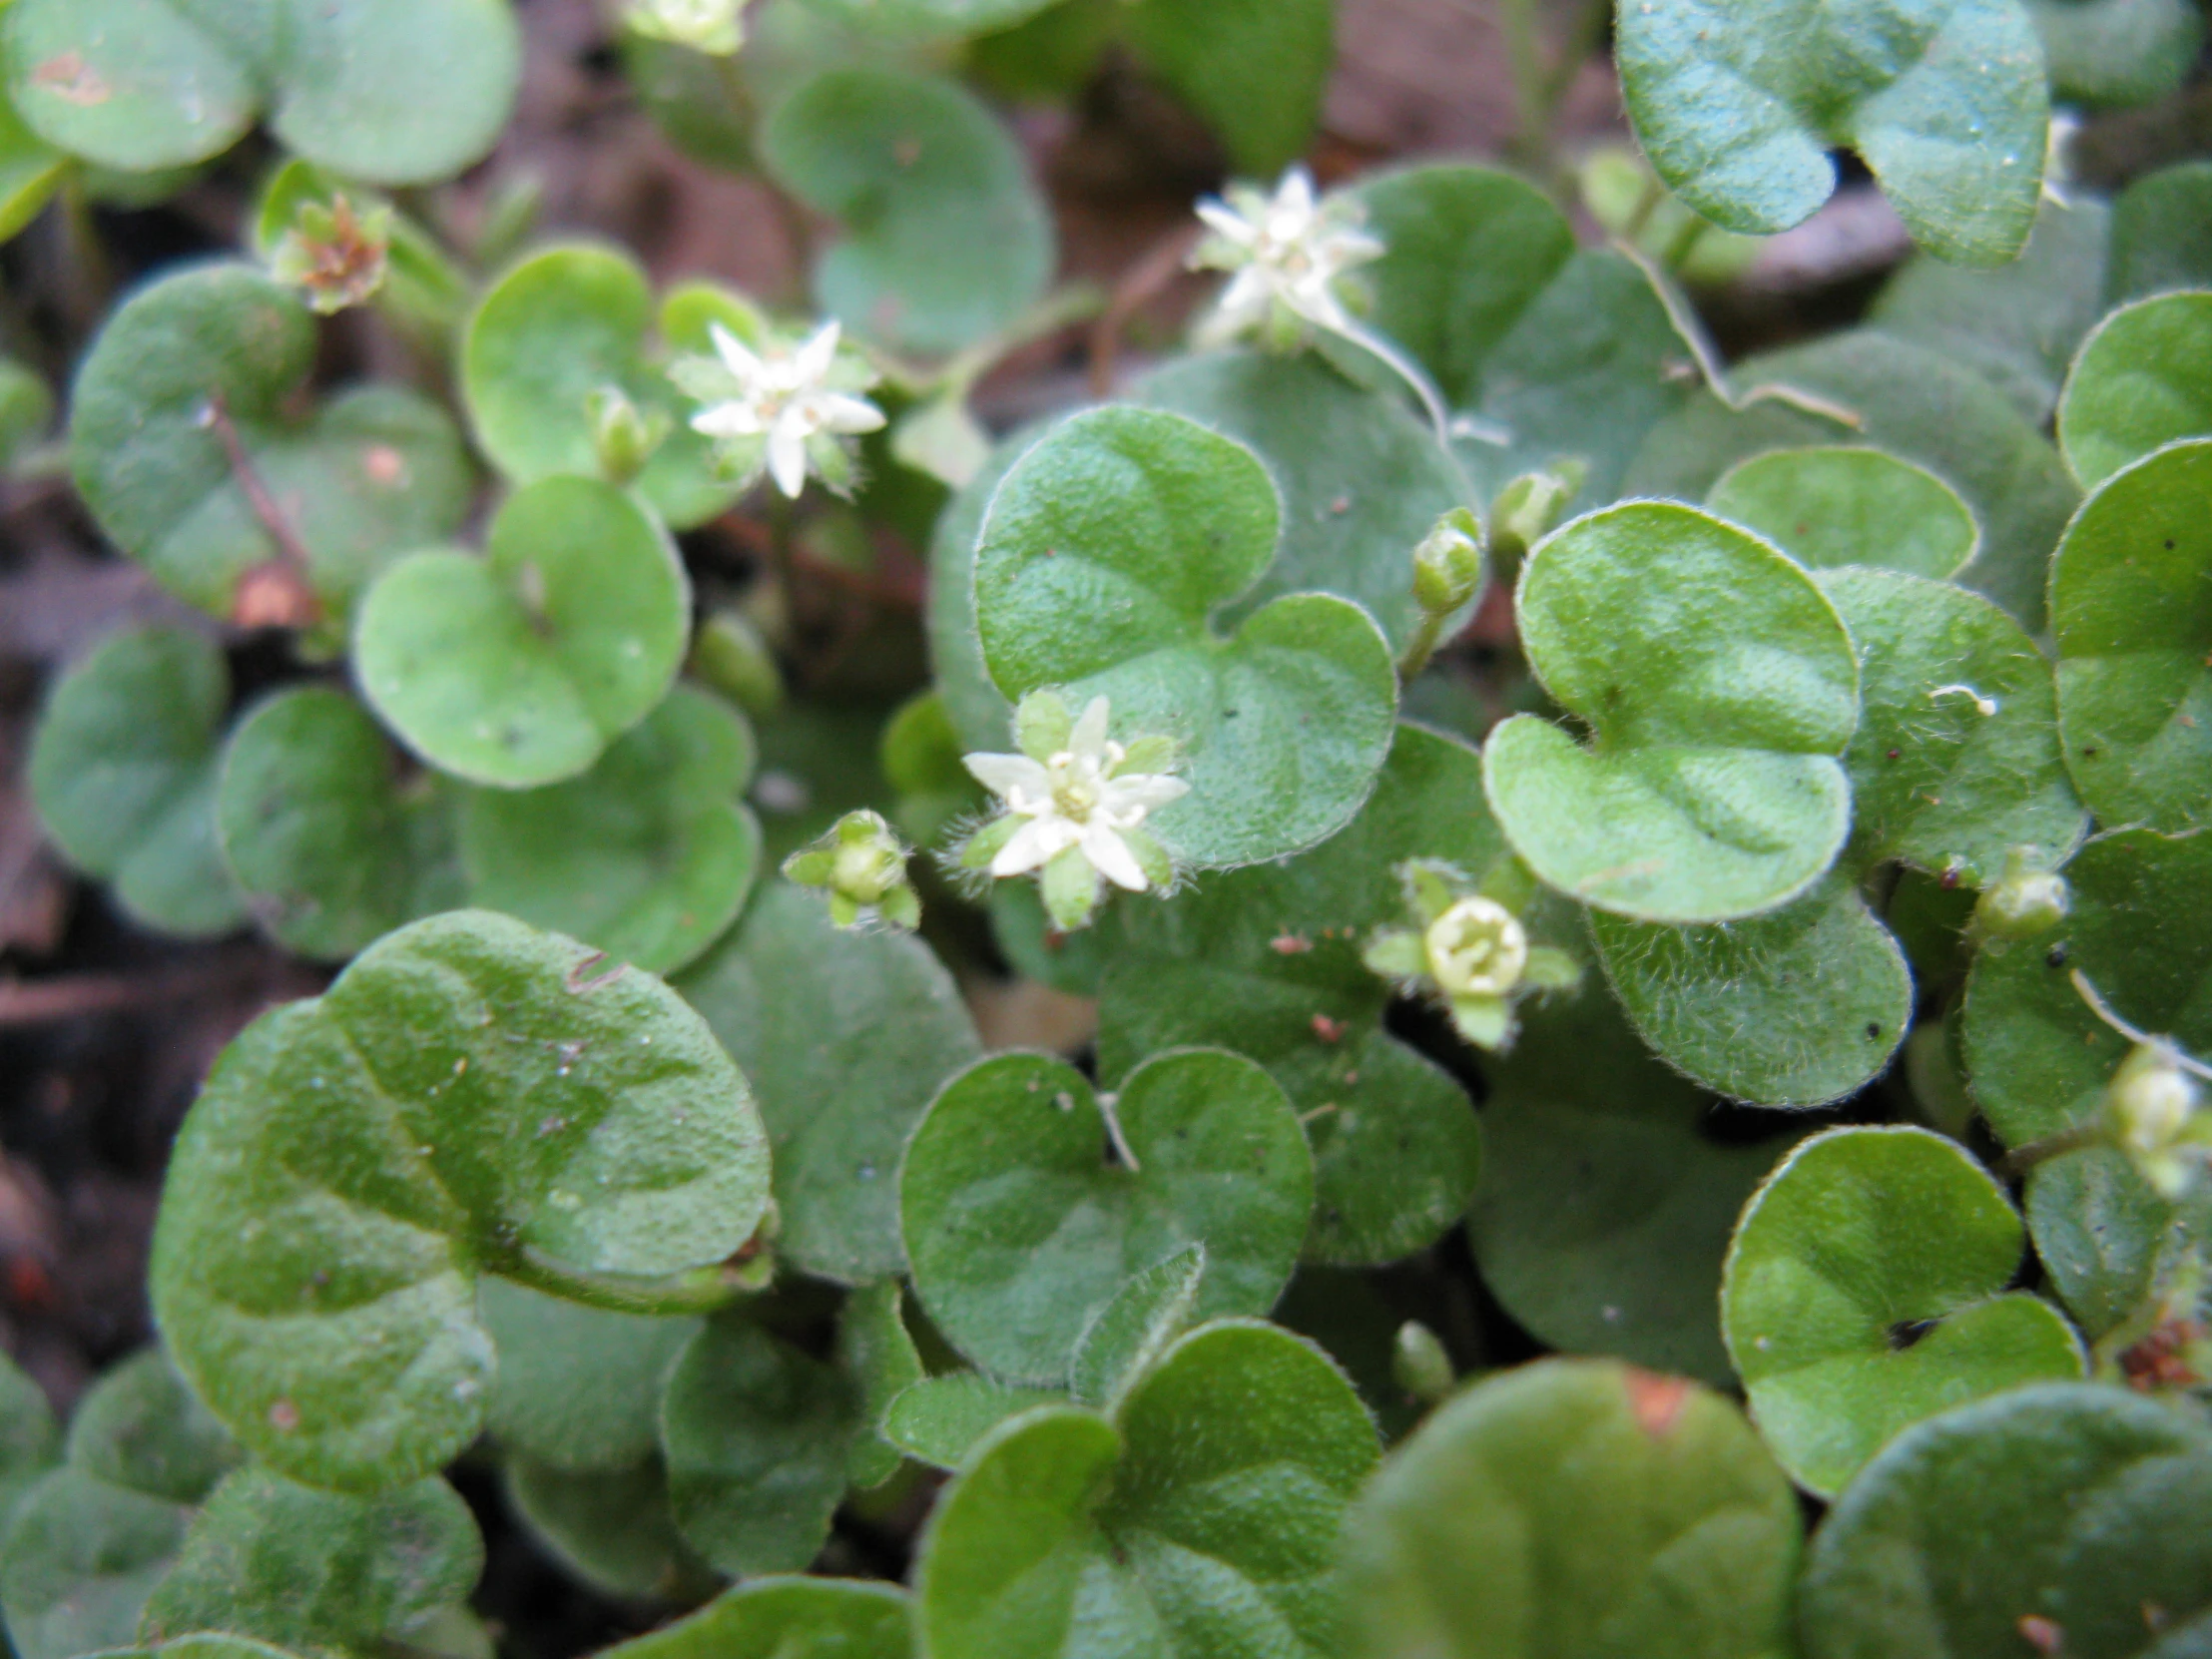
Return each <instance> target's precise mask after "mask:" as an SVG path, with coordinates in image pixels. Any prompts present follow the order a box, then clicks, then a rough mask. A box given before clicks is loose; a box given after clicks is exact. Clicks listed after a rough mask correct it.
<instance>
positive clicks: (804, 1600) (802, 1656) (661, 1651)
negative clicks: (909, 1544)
mask: <svg viewBox="0 0 2212 1659" xmlns="http://www.w3.org/2000/svg"><path fill="white" fill-rule="evenodd" d="M913 1650H914V1638H913V1630H912V1625H911V1620H910V1616H909V1614H908V1611H907V1604H906V1592H905V1591H903V1590H901V1589H900V1588H899V1587H898V1586H897V1585H895V1584H885V1583H882V1582H880V1581H879V1580H875V1579H851V1578H776V1577H768V1578H756V1579H753V1580H752V1581H751V1582H749V1583H745V1584H740V1585H739V1586H737V1588H735V1589H732V1590H726V1591H724V1592H723V1593H722V1594H721V1595H719V1596H717V1597H716V1598H715V1599H714V1600H713V1601H710V1602H709V1603H707V1605H706V1606H704V1607H702V1608H700V1609H699V1611H698V1612H696V1613H693V1614H692V1615H691V1616H690V1617H688V1618H682V1619H678V1620H677V1621H676V1622H675V1623H674V1624H668V1625H663V1626H662V1627H661V1628H660V1629H658V1630H656V1631H654V1632H653V1633H652V1634H651V1635H648V1636H638V1637H635V1638H633V1639H632V1640H630V1641H627V1642H619V1643H617V1644H616V1645H615V1646H613V1647H610V1648H607V1649H605V1650H604V1652H605V1654H606V1656H607V1659H908V1656H909V1655H910V1654H911V1653H912V1652H913Z"/></svg>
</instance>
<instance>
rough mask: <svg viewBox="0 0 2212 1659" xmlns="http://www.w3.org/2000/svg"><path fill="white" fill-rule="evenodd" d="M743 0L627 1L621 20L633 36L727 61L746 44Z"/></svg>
mask: <svg viewBox="0 0 2212 1659" xmlns="http://www.w3.org/2000/svg"><path fill="white" fill-rule="evenodd" d="M743 10H745V0H629V4H628V5H627V6H625V7H624V8H623V14H622V20H623V21H624V22H625V23H627V24H628V25H629V26H630V28H631V31H632V32H633V33H635V34H640V35H644V36H646V37H647V38H648V39H650V40H665V41H668V42H669V43H670V44H672V45H675V46H688V47H690V48H691V49H692V50H693V51H694V52H705V53H708V54H709V55H710V56H713V57H718V58H727V57H728V56H730V54H731V53H733V52H735V51H736V50H737V49H738V48H739V47H741V46H743V45H744V44H745V26H744V24H743V23H741V22H740V21H739V18H738V14H739V13H740V12H742V11H743Z"/></svg>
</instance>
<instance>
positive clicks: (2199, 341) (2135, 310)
mask: <svg viewBox="0 0 2212 1659" xmlns="http://www.w3.org/2000/svg"><path fill="white" fill-rule="evenodd" d="M2208 434H2212V292H2207V291H2202V290H2199V291H2195V292H2186V293H2162V294H2159V295H2158V296H2157V297H2156V298H2153V299H2139V300H2137V301H2136V302H2135V303H2134V304H2132V305H2123V306H2122V307H2120V309H2118V310H2116V311H2114V312H2113V313H2112V314H2111V315H2110V316H2108V317H2106V318H2105V319H2104V320H2103V321H2102V322H2100V323H2098V324H2097V330H2096V332H2095V333H2093V334H2091V335H2090V336H2089V337H2088V339H2087V340H2086V341H2085V342H2084V343H2083V345H2082V347H2081V354H2080V355H2079V356H2078V357H2076V358H2075V359H2074V365H2073V372H2072V373H2071V374H2069V375H2068V376H2067V377H2066V390H2065V396H2064V398H2063V400H2062V401H2061V402H2060V403H2059V405H2058V445H2059V448H2060V449H2062V450H2063V451H2064V452H2065V456H2066V464H2067V465H2068V466H2069V467H2071V468H2072V469H2073V475H2074V476H2075V477H2076V478H2078V479H2080V480H2081V485H2082V488H2084V489H2095V488H2096V487H2097V486H2098V485H2099V484H2101V483H2103V482H2104V481H2105V480H2106V479H2107V478H2109V477H2111V476H2112V474H2113V473H2115V472H2118V471H2119V470H2120V469H2121V468H2122V467H2126V466H2130V465H2132V464H2134V463H2135V462H2136V461H2139V460H2141V459H2142V458H2143V457H2144V456H2145V455H2148V454H2149V453H2150V452H2151V451H2152V450H2153V449H2157V448H2160V447H2162V446H2163V445H2165V444H2169V443H2172V442H2173V441H2175V440H2176V439H2177V438H2201V437H2204V436H2206V435H2208Z"/></svg>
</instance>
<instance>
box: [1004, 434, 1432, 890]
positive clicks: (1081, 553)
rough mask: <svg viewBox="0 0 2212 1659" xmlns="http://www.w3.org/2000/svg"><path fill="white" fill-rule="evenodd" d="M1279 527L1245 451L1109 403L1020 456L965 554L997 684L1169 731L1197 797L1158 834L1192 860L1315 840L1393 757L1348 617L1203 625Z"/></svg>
mask: <svg viewBox="0 0 2212 1659" xmlns="http://www.w3.org/2000/svg"><path fill="white" fill-rule="evenodd" d="M1280 523H1281V506H1280V503H1279V501H1278V499H1277V497H1276V492H1275V489H1274V486H1273V485H1272V484H1271V483H1270V482H1269V479H1268V475H1267V471H1266V469H1265V468H1264V467H1263V466H1262V465H1261V463H1260V462H1259V460H1258V459H1257V458H1256V457H1255V456H1254V455H1253V454H1252V452H1251V451H1250V450H1248V449H1246V448H1245V447H1244V446H1243V445H1241V444H1239V443H1237V442H1236V441H1235V440H1233V439H1230V438H1226V437H1223V436H1220V435H1219V434H1217V433H1214V432H1210V431H1208V430H1206V429H1205V428H1204V427H1202V426H1199V425H1197V424H1196V423H1194V422H1192V421H1190V420H1186V419H1184V418H1183V417H1182V416H1180V415H1172V414H1164V413H1161V412H1158V411H1156V410H1150V409H1132V408H1106V409H1095V410H1092V411H1090V412H1089V413H1086V414H1080V415H1077V416H1075V417H1074V418H1072V419H1070V420H1068V421H1065V422H1063V423H1062V424H1061V425H1060V426H1058V427H1057V428H1055V429H1054V430H1053V432H1052V433H1051V435H1050V436H1048V437H1046V438H1045V439H1043V440H1042V441H1040V442H1039V443H1037V444H1036V445H1035V446H1034V447H1033V448H1031V449H1030V450H1028V451H1027V453H1025V454H1024V455H1022V457H1021V458H1020V460H1018V461H1017V462H1015V463H1014V465H1013V468H1012V470H1011V471H1009V472H1008V473H1007V475H1006V477H1005V479H1004V480H1003V481H1002V482H1001V483H1000V485H999V487H998V490H997V493H996V494H995V495H994V496H992V498H991V504H990V510H989V513H988V515H987V517H986V518H985V520H984V523H983V528H982V533H981V537H980V539H979V541H978V544H977V547H976V552H975V592H976V611H977V619H978V623H979V628H980V633H981V637H982V642H983V656H984V660H985V662H986V663H987V664H988V665H989V669H990V674H991V678H992V679H993V680H994V681H995V682H996V683H997V686H998V689H999V691H1001V692H1002V693H1004V694H1005V695H1006V696H1007V697H1009V698H1019V697H1021V696H1022V695H1023V694H1025V693H1027V692H1029V691H1032V690H1035V689H1036V688H1038V687H1040V686H1051V685H1060V686H1065V687H1067V688H1068V695H1069V697H1070V699H1071V701H1073V702H1075V703H1076V704H1077V705H1078V706H1080V703H1081V701H1082V700H1083V699H1084V698H1087V697H1090V696H1094V695H1099V696H1106V697H1109V698H1110V699H1111V700H1112V703H1113V706H1114V708H1115V710H1116V711H1117V722H1118V724H1119V725H1120V727H1121V729H1123V730H1126V731H1129V732H1132V733H1145V734H1159V735H1164V736H1168V737H1172V738H1175V739H1176V740H1177V741H1178V742H1179V743H1180V744H1181V745H1182V749H1183V753H1184V755H1185V756H1186V757H1187V762H1186V765H1185V767H1184V772H1183V776H1184V777H1185V778H1186V779H1187V781H1188V782H1189V784H1190V786H1191V792H1190V794H1189V795H1187V796H1186V797H1184V799H1182V800H1181V801H1178V802H1176V803H1175V804H1174V805H1173V806H1171V807H1168V808H1165V809H1163V810H1162V811H1161V813H1160V814H1159V816H1158V817H1157V818H1155V819H1153V820H1151V821H1150V823H1151V826H1152V827H1153V828H1155V829H1156V830H1157V833H1158V834H1159V836H1160V838H1161V839H1162V840H1163V841H1164V842H1166V843H1167V844H1168V845H1169V846H1170V847H1172V848H1173V849H1174V850H1176V851H1177V852H1179V853H1181V854H1182V856H1183V857H1185V858H1186V859H1188V860H1189V861H1190V862H1191V863H1193V864H1197V865H1200V866H1212V867H1226V866H1231V865H1236V864H1245V863H1256V862H1259V861H1260V860H1262V859H1265V858H1273V857H1280V856H1282V855H1283V854H1285V853H1289V852H1296V851H1299V850H1300V849H1302V848H1304V847H1307V846H1311V845H1313V844H1314V843H1316V842H1317V841H1320V840H1323V839H1325V838H1327V837H1328V836H1329V835H1331V834H1332V833H1334V832H1335V831H1336V830H1340V829H1342V828H1343V827H1344V825H1345V823H1346V822H1347V821H1348V820H1349V819H1350V818H1351V817H1352V815H1353V814H1354V813H1355V812H1357V811H1358V810H1359V807H1360V804H1361V802H1363V801H1364V800H1365V799H1366V798H1367V794H1368V791H1369V790H1370V789H1371V788H1372V787H1373V785H1374V781H1375V775H1376V772H1377V770H1378V769H1379V768H1380V767H1381V766H1382V764H1383V757H1384V755H1385V753H1386V752H1387V750H1388V747H1389V740H1390V722H1391V716H1392V713H1393V710H1394V708H1395V703H1396V673H1395V670H1394V669H1393V667H1392V665H1391V660H1390V651H1389V646H1388V644H1387V642H1386V641H1385V640H1384V639H1383V634H1382V631H1381V630H1380V629H1379V628H1378V627H1377V626H1376V624H1375V622H1374V621H1373V619H1372V618H1370V617H1369V616H1368V615H1367V613H1365V612H1364V611H1362V610H1360V609H1359V608H1358V607H1357V606H1355V605H1352V604H1350V603H1348V602H1347V601H1345V600H1342V599H1337V598H1334V597H1331V596H1328V595H1324V594H1293V595H1286V596H1285V597H1283V598H1280V599H1277V600H1275V601H1274V602H1273V603H1271V604H1269V605H1266V606H1264V607H1263V608H1262V609H1260V610H1259V611H1257V612H1256V613H1254V614H1253V615H1251V616H1249V617H1247V618H1245V619H1244V621H1243V623H1242V624H1241V625H1240V626H1239V627H1238V628H1237V631H1236V632H1235V633H1234V634H1233V635H1231V636H1230V637H1228V638H1226V639H1224V638H1222V637H1221V636H1220V635H1218V634H1216V633H1215V632H1214V629H1213V627H1212V619H1213V617H1214V615H1215V613H1216V612H1217V611H1219V610H1221V609H1222V608H1223V607H1224V606H1226V605H1228V604H1229V603H1230V602H1231V601H1232V600H1235V599H1236V598H1238V597H1239V596H1240V595H1241V594H1243V593H1244V592H1245V591H1246V590H1247V589H1249V588H1251V587H1252V586H1253V585H1254V583H1256V582H1257V581H1259V580H1260V579H1261V577H1262V575H1263V574H1264V572H1265V571H1266V570H1267V568H1268V565H1269V561H1270V560H1271V558H1272V557H1273V556H1274V554H1275V551H1276V538H1277V533H1278V529H1279V526H1280ZM1409 579H1410V578H1408V580H1409Z"/></svg>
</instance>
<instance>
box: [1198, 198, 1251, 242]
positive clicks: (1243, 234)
mask: <svg viewBox="0 0 2212 1659" xmlns="http://www.w3.org/2000/svg"><path fill="white" fill-rule="evenodd" d="M1198 217H1199V218H1200V219H1202V220H1204V221H1205V222H1206V225H1207V228H1208V229H1210V230H1211V231H1213V233H1214V234H1215V235H1216V236H1219V237H1221V238H1223V239H1224V240H1225V241H1228V242H1233V243H1235V244H1236V245H1237V246H1238V247H1239V248H1250V247H1251V246H1252V245H1253V244H1254V243H1255V242H1257V241H1258V240H1259V238H1260V228H1259V227H1258V226H1256V225H1254V224H1253V223H1252V222H1251V221H1250V220H1248V219H1246V218H1245V217H1244V215H1243V214H1240V213H1239V212H1237V210H1236V209H1234V208H1232V207H1231V206H1230V205H1229V204H1228V203H1226V202H1223V201H1220V200H1218V199H1217V198H1215V197H1211V196H1209V197H1207V198H1206V199H1205V200H1204V201H1202V202H1200V203H1199V205H1198Z"/></svg>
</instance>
